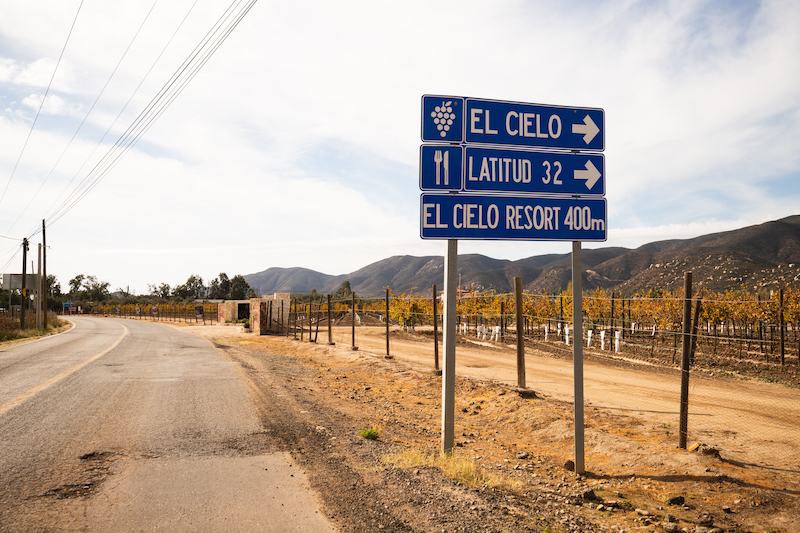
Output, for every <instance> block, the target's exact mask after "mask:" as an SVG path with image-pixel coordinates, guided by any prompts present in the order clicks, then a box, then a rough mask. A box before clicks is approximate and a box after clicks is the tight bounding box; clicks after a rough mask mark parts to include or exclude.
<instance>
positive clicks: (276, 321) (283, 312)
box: [217, 293, 291, 335]
mask: <svg viewBox="0 0 800 533" xmlns="http://www.w3.org/2000/svg"><path fill="white" fill-rule="evenodd" d="M290 307H291V298H290V296H289V294H282V293H276V294H274V295H273V296H263V297H261V298H251V299H249V300H226V301H224V302H223V303H221V304H219V306H218V311H217V313H218V317H219V322H220V323H221V324H224V323H235V322H238V321H239V320H242V319H248V320H249V321H250V330H251V331H252V332H253V333H255V334H256V335H266V334H267V333H284V332H285V331H286V327H287V325H288V323H289V310H290Z"/></svg>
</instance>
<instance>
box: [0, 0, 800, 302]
mask: <svg viewBox="0 0 800 533" xmlns="http://www.w3.org/2000/svg"><path fill="white" fill-rule="evenodd" d="M249 1H250V0H248V1H244V0H233V1H231V0H171V1H170V2H166V1H165V0H160V1H158V0H156V1H155V2H154V1H153V0H137V1H133V2H123V3H120V2H115V1H114V2H112V1H111V0H36V1H31V2H16V1H12V0H0V146H1V147H2V148H0V194H2V199H0V267H1V269H0V272H3V273H17V272H20V271H21V270H22V268H21V267H22V256H21V253H20V252H21V242H22V239H23V238H29V239H30V243H31V247H30V251H29V253H28V260H29V265H28V271H30V268H31V266H30V260H34V261H36V259H37V247H38V244H39V243H41V242H42V233H41V226H42V220H45V221H46V226H47V230H46V244H47V271H48V274H54V275H56V276H57V278H58V281H59V282H60V283H61V287H62V289H65V290H66V289H67V288H68V282H69V280H70V279H72V278H73V277H75V276H76V275H78V274H84V275H94V276H97V278H98V279H99V280H101V281H107V282H108V283H109V284H110V288H111V290H116V289H118V288H122V289H126V290H128V291H131V292H135V293H137V294H146V293H148V286H149V285H151V284H154V285H157V284H161V283H168V284H170V285H172V286H175V285H178V284H181V283H184V282H185V281H186V280H187V278H188V277H189V276H190V275H193V274H194V275H199V276H201V277H202V278H203V279H204V280H206V281H207V282H208V281H209V280H210V279H212V278H214V277H216V276H217V275H218V274H219V273H220V272H225V273H227V274H228V275H229V276H231V277H232V276H233V275H236V274H243V275H246V274H251V273H256V272H260V271H263V270H266V269H268V268H270V267H305V268H309V269H312V270H316V271H319V272H323V273H326V274H333V275H339V274H346V273H349V272H352V271H355V270H357V269H359V268H361V267H363V266H366V265H368V264H370V263H373V262H375V261H378V260H381V259H384V258H386V257H390V256H393V255H406V254H407V255H415V256H424V255H444V253H445V248H446V243H445V242H444V241H440V240H422V239H421V238H420V189H419V152H420V144H421V139H420V123H421V97H422V95H425V94H432V95H453V96H464V97H475V98H487V99H494V100H507V101H515V102H527V103H538V104H548V105H560V106H576V107H591V108H602V109H603V110H604V111H605V132H604V134H605V151H604V154H605V171H606V176H605V179H606V199H607V228H608V240H607V241H606V242H600V243H597V242H595V243H586V244H585V245H584V248H599V247H603V246H623V247H627V248H636V247H638V246H640V245H642V244H645V243H648V242H653V241H658V240H664V239H682V238H691V237H695V236H698V235H703V234H707V233H713V232H718V231H727V230H731V229H736V228H740V227H743V226H747V225H751V224H760V223H763V222H766V221H770V220H777V219H779V218H783V217H786V216H790V215H795V214H800V150H798V139H800V60H798V58H799V57H800V32H798V31H797V28H798V27H800V3H798V2H794V1H792V0H784V1H762V2H756V1H744V0H738V1H737V0H725V1H703V0H697V1H691V2H688V1H684V0H677V1H670V0H664V1H655V0H615V1H602V0H566V1H505V0H497V1H493V2H478V1H469V0H467V1H464V0H458V1H455V0H454V1H447V0H444V1H436V0H425V1H417V0H404V1H403V2H383V1H376V0H371V1H360V0H348V1H347V2H327V1H322V0H291V1H289V0H287V1H269V0H258V1H256V2H255V4H254V5H253V6H252V8H251V9H250V10H249V11H248V12H247V13H246V15H245V16H244V17H243V18H242V19H241V22H240V23H239V24H238V25H237V26H236V27H235V29H233V31H231V32H230V33H229V34H227V37H226V38H225V39H224V40H223V41H220V44H219V47H218V48H217V49H216V51H215V53H214V54H213V55H211V56H210V57H208V58H207V61H205V62H204V63H203V64H202V66H201V67H200V68H199V69H197V70H195V68H196V67H197V66H198V65H197V63H191V66H190V67H189V68H188V69H186V70H183V71H181V68H182V67H181V65H182V63H183V62H184V61H185V60H186V59H187V58H189V57H191V54H192V51H193V50H195V49H196V47H198V45H200V44H201V43H202V42H203V39H204V36H206V35H209V32H211V33H210V35H215V34H214V33H213V28H214V27H215V24H216V23H217V22H218V21H219V20H220V19H221V17H224V16H225V14H226V12H227V13H229V14H231V13H232V14H234V15H235V14H237V13H240V12H241V10H242V9H244V8H246V7H247V4H248V3H249ZM222 20H223V21H225V20H230V19H224V18H223V19H222ZM223 28H224V26H223ZM65 43H66V46H65ZM199 57H205V56H202V55H201V56H199ZM176 72H177V73H180V72H183V74H182V75H183V76H186V75H187V73H189V72H192V73H194V76H193V77H192V78H191V80H190V81H188V83H185V85H181V84H182V83H183V81H187V79H186V78H185V77H184V78H181V77H179V78H178V80H179V81H178V82H177V84H172V85H170V79H171V77H172V76H173V75H175V74H176ZM180 80H183V81H180ZM181 86H182V90H181V91H180V92H179V93H176V92H171V93H167V96H165V97H163V98H161V99H158V98H159V94H160V91H162V90H163V89H164V88H165V87H166V88H168V90H174V89H175V88H177V87H181ZM48 87H49V88H48ZM45 95H46V98H45ZM43 101H44V103H43V104H42V102H43ZM153 101H155V102H156V104H155V105H156V107H154V108H153V109H154V110H157V111H158V114H157V116H156V117H155V120H150V118H152V117H151V115H148V114H146V113H147V109H148V105H149V104H150V103H151V102H153ZM167 103H169V105H166V104H167ZM143 113H144V114H143ZM137 117H145V118H146V119H147V122H144V123H140V122H137ZM34 122H35V123H34ZM137 124H144V125H146V127H143V128H140V129H137ZM129 128H133V129H132V130H130V129H129ZM126 131H128V132H131V131H132V132H133V133H134V135H133V136H129V137H125V133H126ZM118 140H121V143H122V144H121V145H119V146H126V147H127V149H126V150H124V151H123V150H121V149H120V148H119V147H117V148H114V144H115V142H117V141H118ZM131 141H135V143H131ZM104 158H105V159H104ZM104 161H113V162H114V164H113V166H111V165H108V164H107V163H104ZM570 250H571V244H570V243H569V242H555V241H554V242H550V241H543V242H542V241H535V242H534V241H531V242H517V241H514V242H508V241H492V240H485V241H483V240H482V241H468V240H463V241H460V242H459V253H461V254H466V253H480V254H484V255H487V256H490V257H494V258H497V259H510V260H514V259H520V258H524V257H530V256H533V255H540V254H546V253H568V252H569V251H570Z"/></svg>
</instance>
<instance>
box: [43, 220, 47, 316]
mask: <svg viewBox="0 0 800 533" xmlns="http://www.w3.org/2000/svg"><path fill="white" fill-rule="evenodd" d="M42 308H43V309H44V315H43V316H42V325H43V327H44V329H47V237H46V233H45V227H44V219H42Z"/></svg>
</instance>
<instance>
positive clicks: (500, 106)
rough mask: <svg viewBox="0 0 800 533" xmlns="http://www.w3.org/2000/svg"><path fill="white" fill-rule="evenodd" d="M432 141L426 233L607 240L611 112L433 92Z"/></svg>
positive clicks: (425, 103) (425, 111) (425, 165)
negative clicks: (606, 151) (608, 117)
mask: <svg viewBox="0 0 800 533" xmlns="http://www.w3.org/2000/svg"><path fill="white" fill-rule="evenodd" d="M422 141H423V142H424V143H425V144H423V145H422V146H421V147H420V167H419V168H420V189H421V190H422V191H426V192H427V194H423V195H422V199H421V205H420V208H421V209H420V214H421V216H420V229H421V230H420V234H421V236H422V238H423V239H498V240H568V241H605V240H606V235H607V232H606V203H605V198H604V195H605V191H606V180H605V159H604V156H603V154H601V153H598V152H601V151H602V150H603V149H604V148H605V112H604V111H603V110H602V109H597V108H586V107H565V106H553V105H540V104H526V103H520V102H506V101H497V100H487V99H482V98H465V97H457V96H434V95H425V96H423V97H422ZM437 193H439V194H437Z"/></svg>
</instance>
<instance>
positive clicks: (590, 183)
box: [572, 126, 600, 190]
mask: <svg viewBox="0 0 800 533" xmlns="http://www.w3.org/2000/svg"><path fill="white" fill-rule="evenodd" d="M572 127H573V128H574V127H575V126H572ZM584 166H585V167H586V170H576V171H575V175H574V178H575V179H576V180H586V188H587V189H589V190H592V187H594V184H595V183H597V180H599V179H600V171H598V170H597V167H595V166H594V165H593V164H592V162H591V161H587V162H586V165H584Z"/></svg>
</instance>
